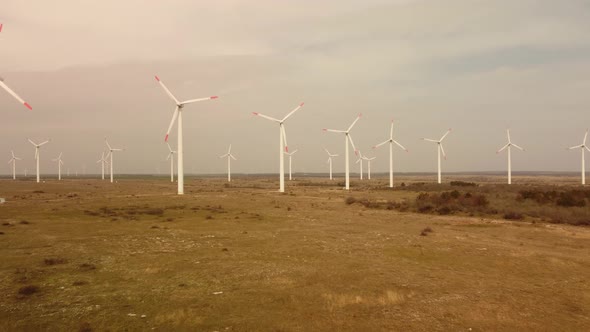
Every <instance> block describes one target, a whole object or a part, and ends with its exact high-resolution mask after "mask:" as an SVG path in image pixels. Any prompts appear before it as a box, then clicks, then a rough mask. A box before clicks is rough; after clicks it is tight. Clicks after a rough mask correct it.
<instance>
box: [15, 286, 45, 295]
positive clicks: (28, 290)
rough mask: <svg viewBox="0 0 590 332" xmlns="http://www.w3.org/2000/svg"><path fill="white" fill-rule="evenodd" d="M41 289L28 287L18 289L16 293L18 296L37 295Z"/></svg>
mask: <svg viewBox="0 0 590 332" xmlns="http://www.w3.org/2000/svg"><path fill="white" fill-rule="evenodd" d="M40 290H41V289H40V288H39V286H35V285H28V286H23V287H21V288H19V289H18V293H19V294H20V295H32V294H35V293H38V292H39V291H40Z"/></svg>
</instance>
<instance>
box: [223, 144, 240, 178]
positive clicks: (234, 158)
mask: <svg viewBox="0 0 590 332" xmlns="http://www.w3.org/2000/svg"><path fill="white" fill-rule="evenodd" d="M226 157H227V182H230V181H231V160H232V159H233V160H237V159H236V157H234V155H233V154H231V144H230V145H229V149H228V150H227V153H226V154H224V155H223V156H219V158H226Z"/></svg>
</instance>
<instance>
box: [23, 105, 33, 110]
mask: <svg viewBox="0 0 590 332" xmlns="http://www.w3.org/2000/svg"><path fill="white" fill-rule="evenodd" d="M24 105H25V106H26V107H27V108H28V109H30V110H31V111H32V110H33V107H31V105H29V103H25V104H24Z"/></svg>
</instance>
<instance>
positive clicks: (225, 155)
mask: <svg viewBox="0 0 590 332" xmlns="http://www.w3.org/2000/svg"><path fill="white" fill-rule="evenodd" d="M227 156H229V154H227V153H226V154H224V155H223V156H219V159H221V158H225V157H227Z"/></svg>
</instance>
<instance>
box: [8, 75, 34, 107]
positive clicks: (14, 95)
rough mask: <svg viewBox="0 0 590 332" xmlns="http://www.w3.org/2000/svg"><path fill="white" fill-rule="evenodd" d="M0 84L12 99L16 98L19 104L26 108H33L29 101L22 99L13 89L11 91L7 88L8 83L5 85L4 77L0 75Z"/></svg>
mask: <svg viewBox="0 0 590 332" xmlns="http://www.w3.org/2000/svg"><path fill="white" fill-rule="evenodd" d="M0 86H1V87H3V88H4V90H6V92H8V93H9V94H10V95H11V96H13V97H14V99H16V100H18V101H19V102H20V103H21V104H23V105H25V107H26V108H28V109H30V110H33V107H31V105H29V103H27V102H26V101H24V100H23V99H22V98H21V97H19V96H18V95H17V94H16V93H15V92H14V91H12V89H11V88H9V87H8V85H6V83H4V79H3V78H2V77H0Z"/></svg>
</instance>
